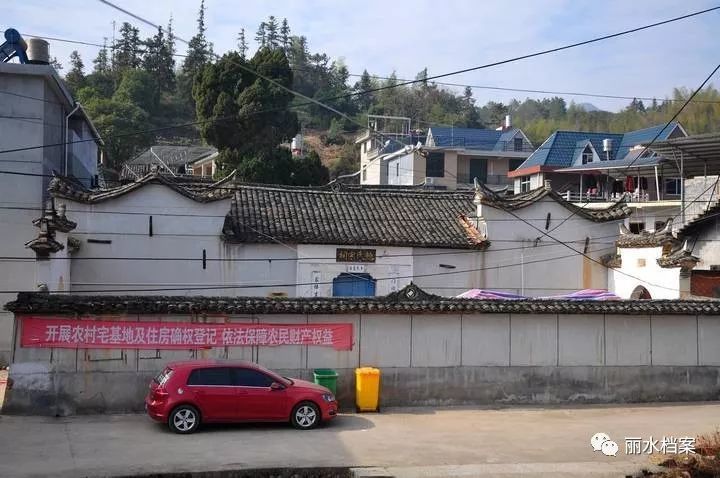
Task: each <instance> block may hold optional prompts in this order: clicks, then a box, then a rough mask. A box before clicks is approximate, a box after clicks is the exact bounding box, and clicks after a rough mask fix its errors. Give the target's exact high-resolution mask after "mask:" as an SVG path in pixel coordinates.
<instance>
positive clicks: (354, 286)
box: [332, 272, 377, 297]
mask: <svg viewBox="0 0 720 478" xmlns="http://www.w3.org/2000/svg"><path fill="white" fill-rule="evenodd" d="M376 282H377V281H376V280H375V279H373V277H372V276H371V275H370V274H348V273H346V272H343V273H342V274H340V275H339V276H337V277H336V278H334V279H333V294H332V295H333V297H374V296H375V283H376Z"/></svg>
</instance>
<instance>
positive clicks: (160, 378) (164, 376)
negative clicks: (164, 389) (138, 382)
mask: <svg viewBox="0 0 720 478" xmlns="http://www.w3.org/2000/svg"><path fill="white" fill-rule="evenodd" d="M170 375H172V369H171V368H170V367H165V369H164V370H163V371H162V372H160V373H159V374H157V375H156V376H155V378H153V382H155V383H157V384H158V385H160V386H163V385H165V382H167V381H168V379H169V378H170Z"/></svg>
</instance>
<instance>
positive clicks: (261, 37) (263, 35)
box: [255, 22, 267, 50]
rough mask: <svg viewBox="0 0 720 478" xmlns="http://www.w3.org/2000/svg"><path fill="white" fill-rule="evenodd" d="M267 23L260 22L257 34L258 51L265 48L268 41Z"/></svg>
mask: <svg viewBox="0 0 720 478" xmlns="http://www.w3.org/2000/svg"><path fill="white" fill-rule="evenodd" d="M266 26H267V25H266V23H265V22H260V26H259V27H258V31H257V33H256V34H255V41H256V42H257V44H258V50H259V49H260V48H263V47H264V46H265V43H266V41H267V32H266V31H265V28H266Z"/></svg>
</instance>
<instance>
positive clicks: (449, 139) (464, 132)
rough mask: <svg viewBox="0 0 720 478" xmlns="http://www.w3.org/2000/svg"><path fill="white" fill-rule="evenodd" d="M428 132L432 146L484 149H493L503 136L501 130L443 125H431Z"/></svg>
mask: <svg viewBox="0 0 720 478" xmlns="http://www.w3.org/2000/svg"><path fill="white" fill-rule="evenodd" d="M512 131H513V132H514V131H516V130H512ZM429 134H432V137H433V142H434V144H433V145H434V146H438V147H456V148H467V149H480V150H486V151H492V150H494V149H495V147H496V145H497V144H498V142H499V141H500V138H501V137H502V136H503V132H502V131H497V130H494V129H476V128H448V127H445V126H432V127H431V128H430V131H429Z"/></svg>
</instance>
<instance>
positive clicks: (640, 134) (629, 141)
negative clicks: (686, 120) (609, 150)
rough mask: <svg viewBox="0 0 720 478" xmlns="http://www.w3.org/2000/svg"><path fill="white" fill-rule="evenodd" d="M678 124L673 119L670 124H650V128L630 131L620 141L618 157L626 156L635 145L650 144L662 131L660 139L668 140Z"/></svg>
mask: <svg viewBox="0 0 720 478" xmlns="http://www.w3.org/2000/svg"><path fill="white" fill-rule="evenodd" d="M677 125H678V123H677V122H676V121H673V122H672V123H670V124H669V125H667V126H665V125H655V126H650V127H649V128H644V129H639V130H636V131H630V132H628V133H625V134H624V135H623V137H622V142H621V143H620V147H619V149H618V152H617V157H618V159H622V158H624V157H625V156H626V155H627V154H628V152H629V151H630V148H632V147H633V146H637V145H639V144H642V145H646V144H649V143H650V141H652V140H653V139H654V138H655V136H657V135H658V133H660V136H658V139H657V140H658V141H663V140H666V139H668V138H669V137H670V133H672V131H673V130H674V129H675V127H676V126H677Z"/></svg>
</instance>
